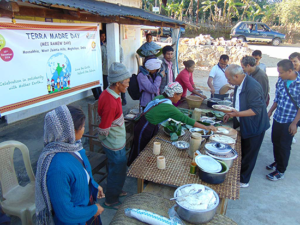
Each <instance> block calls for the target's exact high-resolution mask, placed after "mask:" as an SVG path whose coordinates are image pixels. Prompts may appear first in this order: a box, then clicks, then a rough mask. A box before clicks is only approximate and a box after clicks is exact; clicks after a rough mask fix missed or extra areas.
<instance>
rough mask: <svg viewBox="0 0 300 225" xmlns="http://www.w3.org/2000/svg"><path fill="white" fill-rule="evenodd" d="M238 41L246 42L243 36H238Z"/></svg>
mask: <svg viewBox="0 0 300 225" xmlns="http://www.w3.org/2000/svg"><path fill="white" fill-rule="evenodd" d="M237 39H238V40H241V41H246V38H245V37H244V36H238V38H237Z"/></svg>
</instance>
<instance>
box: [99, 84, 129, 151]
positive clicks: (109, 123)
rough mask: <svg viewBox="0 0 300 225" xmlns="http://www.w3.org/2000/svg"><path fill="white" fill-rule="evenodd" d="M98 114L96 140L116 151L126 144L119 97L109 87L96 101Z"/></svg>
mask: <svg viewBox="0 0 300 225" xmlns="http://www.w3.org/2000/svg"><path fill="white" fill-rule="evenodd" d="M98 114H99V116H100V117H101V122H100V124H99V129H98V131H99V136H98V139H99V140H100V141H101V144H102V145H103V146H104V147H105V148H107V149H110V150H114V151H118V150H121V149H123V148H124V146H125V144H126V131H125V124H124V116H123V110H122V104H121V99H120V96H119V95H118V94H117V93H116V92H114V91H113V90H112V89H110V88H109V87H108V88H107V89H106V90H105V91H103V92H102V94H101V95H100V97H99V100H98Z"/></svg>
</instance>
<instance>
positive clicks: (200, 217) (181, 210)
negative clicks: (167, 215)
mask: <svg viewBox="0 0 300 225" xmlns="http://www.w3.org/2000/svg"><path fill="white" fill-rule="evenodd" d="M190 185H191V184H186V185H183V186H180V187H179V188H177V189H176V190H175V192H174V198H175V197H177V193H178V191H179V190H180V189H181V188H184V187H186V186H190ZM204 186H205V185H204ZM205 189H206V190H212V191H213V193H214V195H215V197H216V199H217V200H216V204H215V205H214V207H212V208H210V209H204V210H191V209H187V208H185V207H183V206H181V205H180V204H179V203H178V202H177V201H176V202H177V205H178V208H177V213H178V215H179V216H180V218H182V219H183V220H185V221H187V222H190V223H194V224H199V223H207V222H209V221H211V220H212V219H213V218H214V216H215V214H216V212H217V208H218V205H219V202H220V199H219V196H218V194H217V193H216V192H215V191H214V190H213V189H211V188H209V187H207V186H205Z"/></svg>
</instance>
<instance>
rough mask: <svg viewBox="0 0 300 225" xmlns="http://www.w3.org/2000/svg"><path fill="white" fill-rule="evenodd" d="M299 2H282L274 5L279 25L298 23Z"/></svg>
mask: <svg viewBox="0 0 300 225" xmlns="http://www.w3.org/2000/svg"><path fill="white" fill-rule="evenodd" d="M299 11H300V1H299V0H282V2H280V3H277V4H276V14H277V16H279V21H280V23H281V24H285V25H286V24H292V23H299V22H300V14H299Z"/></svg>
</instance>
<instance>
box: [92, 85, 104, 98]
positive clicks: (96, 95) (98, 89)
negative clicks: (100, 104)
mask: <svg viewBox="0 0 300 225" xmlns="http://www.w3.org/2000/svg"><path fill="white" fill-rule="evenodd" d="M92 92H93V95H94V98H95V100H98V98H99V96H100V95H101V93H102V90H101V87H95V88H92Z"/></svg>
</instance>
